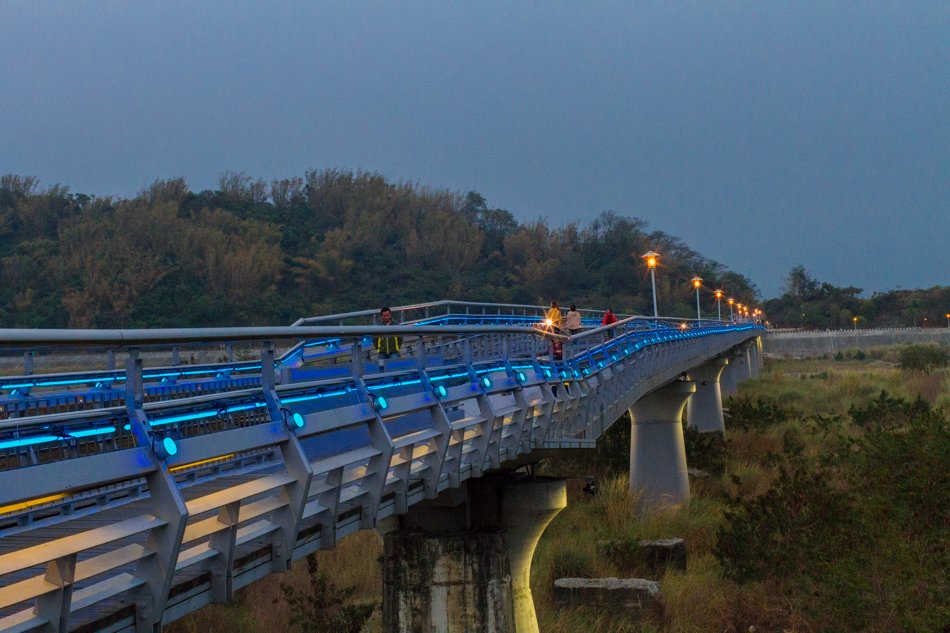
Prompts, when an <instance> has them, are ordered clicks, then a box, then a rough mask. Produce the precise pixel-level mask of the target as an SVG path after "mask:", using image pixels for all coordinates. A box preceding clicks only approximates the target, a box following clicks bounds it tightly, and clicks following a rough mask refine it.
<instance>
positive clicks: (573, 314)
mask: <svg viewBox="0 0 950 633" xmlns="http://www.w3.org/2000/svg"><path fill="white" fill-rule="evenodd" d="M564 327H566V328H567V331H568V332H570V333H571V336H574V335H575V334H577V333H578V332H580V331H581V313H580V312H578V311H577V306H576V305H574V304H573V303H572V304H571V309H570V310H569V311H568V313H567V316H566V317H564Z"/></svg>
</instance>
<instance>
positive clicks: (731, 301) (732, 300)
mask: <svg viewBox="0 0 950 633" xmlns="http://www.w3.org/2000/svg"><path fill="white" fill-rule="evenodd" d="M735 302H736V300H735V299H733V298H732V297H729V320H730V321H732V320H733V317H732V305H733V304H734V303H735Z"/></svg>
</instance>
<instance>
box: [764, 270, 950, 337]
mask: <svg viewBox="0 0 950 633" xmlns="http://www.w3.org/2000/svg"><path fill="white" fill-rule="evenodd" d="M861 293H862V290H861V288H855V287H854V286H848V287H844V288H840V287H837V286H833V285H832V284H829V283H827V282H822V281H819V280H817V279H815V278H814V277H813V276H812V275H811V273H809V272H808V271H807V270H806V269H805V267H804V266H802V265H798V266H795V267H793V268H792V270H791V271H790V272H789V274H788V276H787V277H786V278H785V288H784V293H783V294H782V296H780V297H777V298H775V299H770V300H768V301H766V302H765V303H764V304H763V305H764V308H765V313H766V315H768V319H769V321H770V322H771V323H772V325H775V326H777V327H791V328H803V329H806V330H824V329H832V330H834V329H841V328H851V327H857V328H867V327H950V316H948V315H950V286H934V287H933V288H926V289H918V290H902V289H897V290H890V291H888V292H876V293H874V294H872V295H871V296H870V297H868V298H862V297H861V296H860V295H861Z"/></svg>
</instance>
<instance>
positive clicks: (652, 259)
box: [640, 251, 660, 319]
mask: <svg viewBox="0 0 950 633" xmlns="http://www.w3.org/2000/svg"><path fill="white" fill-rule="evenodd" d="M640 257H642V258H643V259H645V260H646V261H647V268H649V269H650V284H651V285H652V286H653V318H654V319H655V318H657V317H658V316H660V315H659V312H657V309H656V260H657V259H658V258H659V257H660V254H659V253H655V252H653V251H647V252H646V253H644V254H643V255H641V256H640Z"/></svg>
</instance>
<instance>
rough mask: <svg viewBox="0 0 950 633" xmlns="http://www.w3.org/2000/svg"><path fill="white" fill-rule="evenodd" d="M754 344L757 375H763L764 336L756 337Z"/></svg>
mask: <svg viewBox="0 0 950 633" xmlns="http://www.w3.org/2000/svg"><path fill="white" fill-rule="evenodd" d="M752 344H753V345H754V346H755V375H756V376H761V375H762V371H763V370H764V369H765V351H764V350H763V345H762V337H761V336H757V337H755V341H753V343H752Z"/></svg>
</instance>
